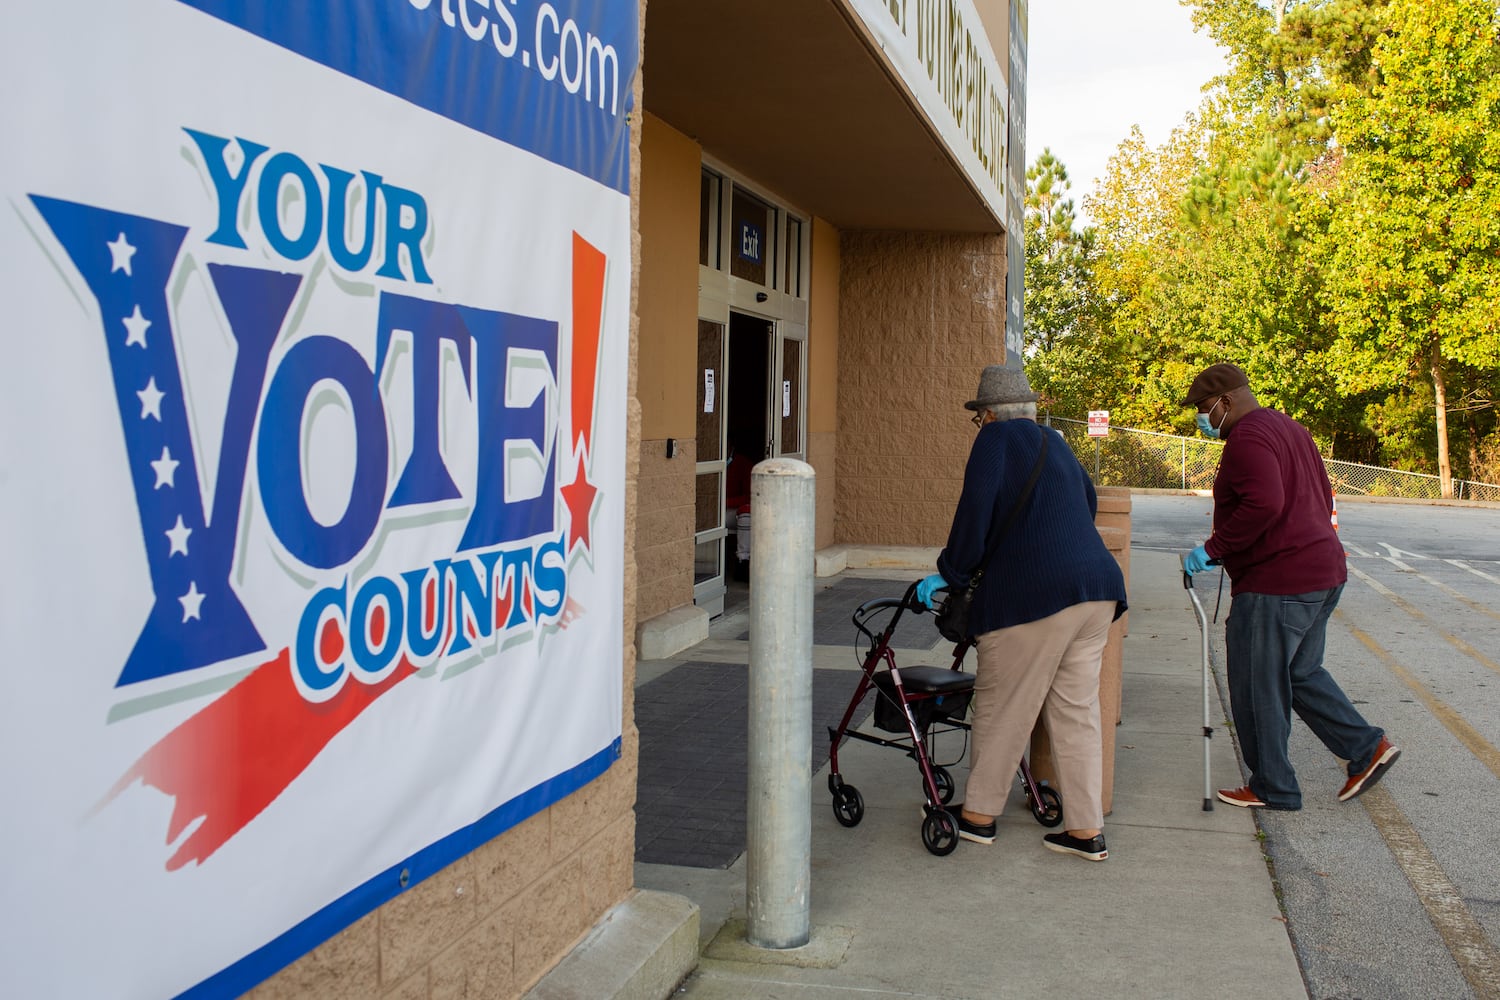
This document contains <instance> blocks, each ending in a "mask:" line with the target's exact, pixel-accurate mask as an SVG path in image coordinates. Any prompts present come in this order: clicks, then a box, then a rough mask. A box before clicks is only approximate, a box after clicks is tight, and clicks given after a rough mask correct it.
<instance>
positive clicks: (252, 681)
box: [105, 649, 417, 871]
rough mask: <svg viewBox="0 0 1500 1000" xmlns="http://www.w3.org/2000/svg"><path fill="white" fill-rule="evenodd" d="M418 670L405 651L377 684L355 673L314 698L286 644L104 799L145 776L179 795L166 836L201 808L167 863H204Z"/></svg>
mask: <svg viewBox="0 0 1500 1000" xmlns="http://www.w3.org/2000/svg"><path fill="white" fill-rule="evenodd" d="M416 672H417V668H416V667H413V666H412V665H411V663H410V661H408V660H407V659H406V658H405V657H402V659H401V662H400V664H398V665H397V667H396V669H395V671H394V672H392V674H391V675H390V676H389V677H387V678H386V679H385V680H383V681H381V682H380V683H379V684H361V683H359V682H357V681H353V680H350V681H348V682H346V683H345V684H344V686H343V688H342V689H341V690H340V691H339V693H338V694H336V695H334V696H333V697H332V698H330V699H328V700H327V701H325V702H321V703H316V704H315V703H313V702H309V701H305V700H304V699H303V697H302V695H301V694H300V693H298V691H297V685H296V684H295V683H294V682H293V680H292V671H291V658H290V656H289V653H288V650H286V649H283V650H282V651H281V654H280V655H279V656H277V657H276V659H274V660H270V661H268V662H266V663H263V664H261V665H260V666H259V667H256V668H255V669H254V670H252V671H251V672H250V675H249V676H247V677H246V678H245V679H244V680H242V681H240V682H239V683H238V684H236V685H235V686H234V687H232V688H230V689H229V690H228V691H226V692H225V693H224V695H223V696H222V697H220V698H219V699H218V700H217V701H215V702H214V703H213V704H211V705H209V706H208V707H207V708H205V709H204V710H203V711H201V712H199V713H198V714H197V715H194V716H193V717H192V718H190V719H188V720H187V721H186V722H184V723H182V725H180V726H178V727H177V728H176V729H174V730H172V731H171V732H170V733H168V734H167V735H166V736H165V737H163V738H162V740H161V741H160V742H159V743H157V744H156V745H155V746H153V747H152V748H151V749H150V750H147V751H146V752H145V753H144V754H143V755H142V756H141V758H140V759H139V760H137V761H136V762H135V764H134V765H133V766H132V767H131V768H130V770H129V771H127V772H125V775H124V776H123V777H121V778H120V780H119V781H118V782H116V783H115V787H114V788H112V789H110V792H109V794H108V795H107V796H106V797H105V802H108V801H109V800H111V799H113V798H114V797H115V796H117V795H119V794H120V793H121V792H122V791H124V790H125V789H126V788H128V787H129V786H130V785H132V784H133V783H135V781H136V780H137V779H139V780H141V781H143V782H145V783H146V784H148V785H150V786H151V787H153V788H157V789H160V790H161V791H163V792H165V793H166V794H167V795H169V796H172V797H173V798H175V799H176V800H177V804H176V806H175V808H173V810H172V821H171V824H170V825H169V826H168V829H167V843H168V844H170V843H172V841H174V840H176V839H177V837H178V836H179V835H180V834H181V833H182V831H183V830H185V829H187V827H188V826H189V825H190V824H191V823H192V822H193V821H194V820H196V819H197V818H198V817H200V816H201V817H203V823H202V824H201V825H200V826H199V827H198V829H196V830H194V831H193V833H192V835H191V836H189V837H188V838H187V840H185V841H184V842H183V843H182V845H181V846H180V847H178V849H177V852H176V853H175V854H173V855H172V857H171V858H169V859H168V860H167V871H176V870H177V869H179V868H181V867H183V866H184V865H186V864H187V863H188V862H197V863H199V864H201V863H202V862H203V861H205V860H206V859H207V858H208V857H209V856H210V855H212V854H213V853H214V852H215V851H217V850H218V849H219V848H220V847H223V846H224V844H225V843H227V842H228V841H229V839H230V838H231V837H233V836H234V835H235V834H237V833H239V832H240V831H241V830H242V829H244V828H245V826H246V824H248V823H249V822H250V821H251V820H253V819H254V818H255V817H256V816H258V815H260V813H261V811H262V810H264V809H265V808H266V807H267V806H268V805H270V804H271V803H272V802H273V801H274V800H275V799H276V797H277V796H278V795H280V794H281V793H282V792H283V791H285V790H286V788H287V786H288V785H290V784H291V783H292V782H293V781H295V780H296V779H297V776H298V775H299V774H301V773H302V772H303V771H305V770H306V769H307V766H308V765H309V764H311V763H312V762H313V759H314V758H315V757H317V756H318V754H320V753H322V752H323V748H324V747H325V746H327V745H328V742H329V741H330V740H332V739H333V738H334V737H335V736H337V735H338V733H339V732H340V731H341V730H342V729H343V728H344V727H345V726H347V725H349V724H350V723H351V722H353V721H354V720H355V719H356V718H358V717H359V714H360V713H361V712H363V711H364V710H365V709H367V708H369V707H370V705H372V704H373V703H374V702H375V699H376V698H379V697H380V696H381V695H383V694H385V692H387V691H389V690H390V689H391V688H393V687H395V686H396V685H397V684H399V683H400V682H401V681H403V680H405V679H406V678H408V677H410V676H411V675H412V674H414V673H416Z"/></svg>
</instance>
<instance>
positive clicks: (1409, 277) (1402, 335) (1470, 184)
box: [1320, 0, 1500, 496]
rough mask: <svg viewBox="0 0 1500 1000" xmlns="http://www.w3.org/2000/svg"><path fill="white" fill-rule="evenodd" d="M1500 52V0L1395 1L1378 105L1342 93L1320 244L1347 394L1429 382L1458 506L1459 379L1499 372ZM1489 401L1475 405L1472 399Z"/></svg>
mask: <svg viewBox="0 0 1500 1000" xmlns="http://www.w3.org/2000/svg"><path fill="white" fill-rule="evenodd" d="M1497 56H1500V49H1497V36H1496V11H1495V6H1494V3H1493V0H1445V2H1443V3H1430V2H1429V0H1393V2H1392V3H1391V4H1390V7H1389V9H1388V11H1387V22H1386V31H1385V33H1384V34H1382V35H1381V37H1380V39H1379V40H1378V41H1377V42H1376V44H1375V46H1374V50H1373V53H1372V66H1373V68H1374V70H1375V72H1376V73H1378V77H1379V82H1378V83H1377V84H1376V85H1375V86H1373V87H1372V88H1371V89H1370V91H1369V92H1368V93H1364V92H1361V91H1359V90H1357V89H1356V88H1354V87H1353V86H1351V85H1345V86H1344V87H1343V88H1342V90H1341V93H1340V96H1341V103H1340V104H1339V106H1338V107H1337V108H1336V109H1335V111H1334V114H1333V123H1334V127H1335V132H1336V136H1337V139H1338V141H1339V143H1340V144H1341V145H1342V147H1343V150H1344V155H1343V158H1342V162H1341V165H1340V168H1339V172H1338V176H1337V179H1336V183H1335V185H1334V186H1333V189H1332V192H1331V204H1330V205H1329V206H1328V209H1327V211H1328V226H1327V232H1326V236H1325V237H1324V238H1323V239H1322V240H1321V242H1320V254H1321V256H1322V260H1323V272H1324V276H1325V284H1324V290H1323V293H1322V302H1323V304H1324V305H1325V306H1326V307H1327V309H1328V310H1329V314H1330V316H1331V319H1332V321H1333V323H1334V325H1335V327H1336V329H1337V333H1338V337H1337V340H1336V341H1335V342H1334V344H1333V345H1332V346H1331V347H1330V348H1329V350H1328V352H1327V354H1326V357H1327V358H1328V360H1329V362H1330V366H1331V368H1332V370H1333V372H1334V373H1335V375H1336V377H1337V379H1338V383H1339V387H1340V388H1341V389H1342V390H1343V391H1344V392H1346V393H1358V392H1365V391H1371V390H1386V391H1393V390H1404V391H1406V392H1407V393H1408V395H1410V394H1411V393H1410V382H1411V380H1412V379H1413V378H1421V377H1423V376H1425V377H1427V378H1429V379H1430V380H1431V385H1432V399H1433V402H1432V405H1433V409H1434V413H1435V423H1436V447H1437V465H1438V475H1439V477H1440V479H1441V482H1442V490H1443V495H1444V496H1452V495H1453V482H1452V479H1453V477H1452V463H1451V460H1450V455H1449V427H1448V412H1449V408H1450V405H1451V404H1450V398H1449V385H1448V382H1449V374H1450V371H1451V370H1452V368H1453V366H1454V365H1462V366H1466V367H1467V368H1470V369H1474V370H1476V371H1478V372H1481V373H1484V372H1488V373H1495V372H1496V371H1500V58H1497ZM1475 398H1478V397H1475Z"/></svg>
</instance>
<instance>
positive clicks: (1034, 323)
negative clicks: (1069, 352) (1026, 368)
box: [1025, 149, 1094, 354]
mask: <svg viewBox="0 0 1500 1000" xmlns="http://www.w3.org/2000/svg"><path fill="white" fill-rule="evenodd" d="M1071 188H1072V184H1071V182H1070V181H1069V180H1068V169H1067V167H1065V166H1063V164H1062V162H1061V161H1060V160H1058V159H1057V157H1055V156H1053V155H1052V150H1050V149H1044V150H1042V155H1041V156H1039V157H1038V158H1037V160H1036V162H1035V163H1033V164H1032V165H1031V167H1030V168H1029V169H1028V170H1027V171H1026V219H1025V247H1026V324H1025V329H1026V350H1027V353H1028V354H1030V353H1034V352H1036V351H1039V350H1040V351H1049V350H1051V349H1052V348H1053V347H1055V346H1057V344H1058V343H1059V342H1060V341H1061V340H1062V339H1063V338H1064V337H1067V336H1068V335H1070V334H1073V333H1080V334H1081V333H1083V332H1084V330H1083V326H1084V322H1085V311H1086V310H1087V308H1088V304H1089V296H1090V290H1089V284H1090V280H1091V279H1090V275H1089V258H1090V256H1091V255H1092V253H1093V244H1094V231H1093V229H1091V228H1085V229H1083V230H1082V231H1080V230H1078V229H1077V228H1076V225H1077V216H1076V215H1075V213H1074V210H1073V199H1072V198H1069V197H1068V192H1069V190H1071Z"/></svg>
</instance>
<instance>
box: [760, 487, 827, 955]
mask: <svg viewBox="0 0 1500 1000" xmlns="http://www.w3.org/2000/svg"><path fill="white" fill-rule="evenodd" d="M813 486H814V475H813V470H812V466H810V465H808V464H807V463H805V462H798V461H796V460H794V459H789V458H773V459H769V460H767V461H764V462H761V463H760V464H759V465H757V466H755V468H754V469H752V470H751V472H750V509H751V512H752V517H753V518H754V530H753V531H752V532H751V535H750V706H749V723H750V736H749V744H750V745H749V761H750V767H749V771H750V775H749V791H748V794H747V800H748V801H747V802H746V809H745V820H746V855H747V861H746V865H745V896H746V909H747V920H746V926H745V936H746V938H747V940H748V941H749V943H750V944H751V945H754V946H755V947H757V948H777V949H780V948H800V947H802V946H803V945H805V944H807V942H808V939H809V936H810V934H811V930H810V927H809V920H808V912H809V908H810V906H809V899H808V896H809V893H808V888H809V883H810V881H811V879H812V862H811V856H812V606H813V546H814V506H813V496H814V494H813Z"/></svg>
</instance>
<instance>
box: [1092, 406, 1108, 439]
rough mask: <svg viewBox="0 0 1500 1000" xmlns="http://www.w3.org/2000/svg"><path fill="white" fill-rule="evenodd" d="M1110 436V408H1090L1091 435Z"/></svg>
mask: <svg viewBox="0 0 1500 1000" xmlns="http://www.w3.org/2000/svg"><path fill="white" fill-rule="evenodd" d="M1108 436H1109V411H1108V410H1090V411H1089V437H1108Z"/></svg>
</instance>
